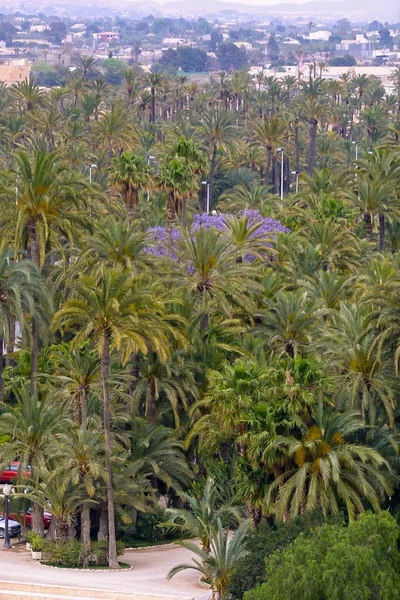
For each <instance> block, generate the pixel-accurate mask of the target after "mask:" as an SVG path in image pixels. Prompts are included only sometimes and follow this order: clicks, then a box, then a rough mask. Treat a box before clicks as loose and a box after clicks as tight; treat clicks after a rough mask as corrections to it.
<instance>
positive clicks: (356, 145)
mask: <svg viewBox="0 0 400 600" xmlns="http://www.w3.org/2000/svg"><path fill="white" fill-rule="evenodd" d="M351 143H352V144H354V145H355V147H356V160H358V143H359V142H358V141H354V142H351Z"/></svg>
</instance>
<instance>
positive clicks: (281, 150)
mask: <svg viewBox="0 0 400 600" xmlns="http://www.w3.org/2000/svg"><path fill="white" fill-rule="evenodd" d="M276 151H277V152H280V153H281V200H283V153H284V149H283V148H277V149H276Z"/></svg>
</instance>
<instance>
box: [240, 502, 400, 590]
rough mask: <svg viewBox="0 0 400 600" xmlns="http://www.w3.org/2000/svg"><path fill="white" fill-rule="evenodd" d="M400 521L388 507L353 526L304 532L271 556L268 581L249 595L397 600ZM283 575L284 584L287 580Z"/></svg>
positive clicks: (324, 527)
mask: <svg viewBox="0 0 400 600" xmlns="http://www.w3.org/2000/svg"><path fill="white" fill-rule="evenodd" d="M398 541H399V527H398V525H397V523H396V521H395V520H394V519H393V517H391V516H390V515H389V514H388V513H385V512H382V513H381V514H380V515H363V516H362V517H360V519H359V520H358V521H356V522H355V523H351V524H350V525H349V526H348V527H338V526H328V525H324V526H322V527H319V528H317V529H315V530H314V531H313V533H312V535H310V536H308V537H306V536H304V534H301V535H299V536H298V537H297V538H296V540H295V541H294V543H293V545H291V546H290V547H289V548H287V549H286V550H284V551H283V552H278V553H276V554H274V555H273V556H272V557H270V558H268V560H267V571H266V577H267V582H266V583H264V584H262V585H261V586H259V587H257V588H255V589H254V590H252V591H251V592H247V593H246V594H245V595H244V598H245V600H265V598H268V599H271V600H278V599H279V600H281V599H282V600H289V599H292V598H309V599H310V600H321V599H322V598H323V599H324V600H345V599H346V598H357V599H359V600H372V599H373V598H377V599H379V600H384V599H385V600H396V599H397V598H399V597H400V577H399V566H400V564H399V561H400V552H399V547H398ZM283 581H284V585H282V582H283Z"/></svg>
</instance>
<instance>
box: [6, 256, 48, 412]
mask: <svg viewBox="0 0 400 600" xmlns="http://www.w3.org/2000/svg"><path fill="white" fill-rule="evenodd" d="M14 257H15V252H14V251H13V250H11V249H9V248H7V247H4V248H3V250H2V251H1V252H0V402H3V401H4V380H3V351H4V347H5V346H6V347H7V348H8V350H10V349H11V352H14V345H15V322H16V321H18V322H19V324H20V328H21V331H23V332H24V331H25V321H26V319H25V317H26V314H27V313H29V314H31V315H34V314H35V292H37V291H38V289H37V288H38V287H39V281H38V273H37V270H36V268H35V265H34V264H33V263H30V262H29V261H26V260H22V261H19V262H14Z"/></svg>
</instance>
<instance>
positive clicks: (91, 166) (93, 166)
mask: <svg viewBox="0 0 400 600" xmlns="http://www.w3.org/2000/svg"><path fill="white" fill-rule="evenodd" d="M93 169H97V165H89V183H92V171H93Z"/></svg>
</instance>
